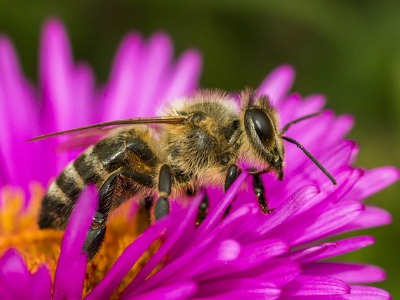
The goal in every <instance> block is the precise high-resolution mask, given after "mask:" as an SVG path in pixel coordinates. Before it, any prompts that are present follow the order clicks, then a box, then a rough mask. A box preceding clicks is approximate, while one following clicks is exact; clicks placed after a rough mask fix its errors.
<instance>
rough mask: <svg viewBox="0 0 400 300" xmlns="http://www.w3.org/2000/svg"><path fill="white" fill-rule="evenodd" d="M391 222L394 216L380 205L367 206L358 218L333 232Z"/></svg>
mask: <svg viewBox="0 0 400 300" xmlns="http://www.w3.org/2000/svg"><path fill="white" fill-rule="evenodd" d="M391 222H392V216H391V215H390V213H389V212H387V211H386V210H384V209H382V208H379V207H374V206H366V207H365V210H364V211H362V212H361V213H360V215H359V216H358V217H357V218H355V219H354V220H352V221H351V222H350V223H348V224H346V225H345V226H343V227H342V228H340V231H335V232H333V233H332V234H336V233H339V232H340V233H344V232H349V231H353V230H358V229H365V228H371V227H377V226H383V225H386V224H390V223H391Z"/></svg>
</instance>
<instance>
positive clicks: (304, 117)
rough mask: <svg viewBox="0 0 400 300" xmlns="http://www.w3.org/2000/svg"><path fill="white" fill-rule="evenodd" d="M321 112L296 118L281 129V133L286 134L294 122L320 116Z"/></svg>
mask: <svg viewBox="0 0 400 300" xmlns="http://www.w3.org/2000/svg"><path fill="white" fill-rule="evenodd" d="M320 113H321V112H317V113H313V114H309V115H305V116H303V117H301V118H298V119H296V120H293V121H291V122H289V123H287V124H286V125H285V126H284V127H283V129H282V131H281V134H285V133H286V131H288V130H289V128H290V127H291V126H292V125H293V124H296V123H299V122H301V121H304V120H307V119H309V118H312V117H315V116H318V115H319V114H320Z"/></svg>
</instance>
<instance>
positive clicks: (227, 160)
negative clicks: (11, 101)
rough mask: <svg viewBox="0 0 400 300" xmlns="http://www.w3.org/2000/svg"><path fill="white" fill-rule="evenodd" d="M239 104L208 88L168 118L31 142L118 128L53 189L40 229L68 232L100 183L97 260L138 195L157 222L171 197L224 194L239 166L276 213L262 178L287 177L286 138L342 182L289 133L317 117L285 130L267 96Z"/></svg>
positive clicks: (92, 237) (94, 239)
mask: <svg viewBox="0 0 400 300" xmlns="http://www.w3.org/2000/svg"><path fill="white" fill-rule="evenodd" d="M239 102H240V103H238V101H236V99H234V98H232V97H231V96H229V95H228V94H226V93H224V92H222V91H217V90H203V91H199V92H198V93H196V94H195V95H194V96H191V97H189V98H185V99H178V100H174V101H172V102H171V103H170V104H168V105H166V106H164V107H163V108H162V112H161V115H164V116H162V117H150V118H135V119H127V120H118V121H113V122H105V123H100V124H95V125H90V126H86V127H81V128H77V129H72V130H67V131H62V132H56V133H52V134H47V135H43V136H39V137H37V138H34V139H32V140H31V141H33V140H41V139H45V138H49V137H53V136H58V135H64V134H73V133H78V134H82V133H87V132H89V133H90V131H93V130H98V129H101V130H105V131H106V132H108V131H109V130H113V131H111V133H110V134H109V135H108V136H106V137H105V138H103V139H102V140H100V141H99V142H98V143H97V144H94V145H91V146H90V147H89V148H87V149H86V150H85V151H84V152H83V153H82V154H81V155H80V156H79V157H78V158H77V159H76V160H75V161H73V162H72V163H70V164H69V165H68V166H67V167H66V168H65V169H64V171H62V172H61V174H60V175H59V176H58V177H57V178H56V179H55V180H54V181H53V182H52V183H51V184H50V186H49V188H48V190H47V193H46V195H45V196H44V199H43V202H42V206H41V211H40V216H39V222H38V223H39V226H40V228H43V229H45V228H53V229H61V230H63V229H65V227H66V223H67V221H68V218H69V217H70V215H71V212H72V209H73V207H74V205H75V203H76V201H77V198H78V196H79V195H80V193H81V192H82V191H83V190H84V189H85V187H86V186H87V185H89V184H94V185H95V186H96V187H97V189H98V195H99V203H98V209H97V212H96V214H95V216H94V217H93V221H92V225H91V228H90V230H89V232H88V235H87V237H86V241H85V244H84V250H85V251H86V252H87V253H88V256H89V258H90V259H92V258H93V257H94V256H95V255H96V253H97V252H98V250H99V248H100V246H101V244H102V242H103V239H104V236H105V232H106V223H107V218H108V216H109V214H110V212H111V211H112V210H113V209H114V208H116V207H117V206H119V205H120V204H121V203H123V202H124V201H126V200H128V199H130V198H132V197H133V196H135V195H141V196H142V197H143V199H144V198H146V199H152V198H153V197H154V199H157V201H156V202H155V205H154V217H155V219H156V220H157V219H160V218H161V217H163V216H165V215H167V214H168V213H169V210H170V205H169V198H170V197H176V196H179V195H181V194H184V193H186V192H187V191H195V190H198V189H200V188H201V187H205V186H210V185H212V186H218V187H221V188H223V189H224V190H225V191H226V190H227V189H228V188H229V187H230V186H231V184H232V183H233V182H234V181H235V179H236V178H237V177H238V175H239V173H240V171H241V170H240V167H239V165H238V164H239V163H245V164H246V165H249V166H250V167H249V173H250V174H251V175H252V176H253V190H254V193H255V194H256V197H257V199H258V202H259V204H260V206H261V210H262V211H263V212H264V213H266V214H267V213H269V212H271V209H270V208H269V207H268V203H267V199H266V196H265V189H264V186H263V183H262V180H261V178H260V174H263V173H266V172H273V173H275V174H276V176H277V178H278V179H279V180H282V179H283V177H284V170H283V169H284V152H285V151H284V150H285V149H284V145H283V140H286V141H288V142H290V143H293V144H295V145H297V146H298V147H299V148H300V149H301V150H302V151H303V152H304V153H305V154H306V155H307V156H308V157H309V158H310V159H311V160H312V161H313V162H314V163H315V164H316V165H317V167H318V168H319V169H320V170H321V171H322V172H323V173H324V174H325V175H326V176H327V177H328V178H329V179H330V180H331V181H332V182H333V184H336V181H335V179H334V178H333V176H332V175H331V174H330V173H329V172H328V171H327V170H326V169H325V168H324V167H323V166H322V165H321V164H320V163H319V162H318V161H317V160H316V159H315V158H314V157H313V156H312V155H311V154H310V153H309V152H308V151H307V150H306V149H304V147H303V146H302V145H301V144H299V143H298V142H297V141H295V140H294V139H292V138H289V137H286V136H284V135H283V134H284V133H285V132H286V131H287V130H288V129H289V127H290V126H291V125H293V124H295V123H297V122H299V121H302V120H305V119H307V118H310V117H312V116H314V115H316V114H312V115H307V116H304V117H302V118H299V119H296V120H294V121H292V122H290V123H289V124H287V125H286V126H284V127H283V129H282V130H279V122H278V114H277V111H276V109H275V108H274V107H273V106H272V105H271V103H270V101H269V99H268V97H266V96H256V94H255V92H254V91H252V90H249V89H246V90H244V91H243V92H241V94H240V101H239ZM150 124H156V125H157V126H156V127H155V126H149V125H150ZM122 126H123V127H122ZM115 127H118V128H117V129H116V128H115ZM207 206H208V204H207V199H206V198H205V199H204V201H203V203H202V204H201V205H200V207H199V215H198V224H199V223H201V221H202V220H203V219H204V218H205V216H206V211H207Z"/></svg>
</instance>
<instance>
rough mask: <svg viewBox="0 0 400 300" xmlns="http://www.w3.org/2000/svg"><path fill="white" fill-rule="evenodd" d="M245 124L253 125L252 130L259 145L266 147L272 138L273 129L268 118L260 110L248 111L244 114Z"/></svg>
mask: <svg viewBox="0 0 400 300" xmlns="http://www.w3.org/2000/svg"><path fill="white" fill-rule="evenodd" d="M245 121H246V123H248V122H250V123H251V124H253V127H254V130H255V132H256V134H257V136H258V138H259V139H260V141H261V143H262V144H263V145H264V146H266V145H267V144H268V141H270V140H271V139H272V137H273V132H274V131H273V127H272V124H271V121H270V120H269V118H268V116H267V115H266V114H265V113H264V112H263V111H262V110H261V109H257V108H254V109H250V110H247V111H246V113H245Z"/></svg>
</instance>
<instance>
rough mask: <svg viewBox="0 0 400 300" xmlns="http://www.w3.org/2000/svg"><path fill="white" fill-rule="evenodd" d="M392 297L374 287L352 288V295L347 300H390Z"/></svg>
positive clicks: (347, 296) (346, 297)
mask: <svg viewBox="0 0 400 300" xmlns="http://www.w3.org/2000/svg"><path fill="white" fill-rule="evenodd" d="M391 298H392V297H391V296H390V294H389V293H388V292H386V291H384V290H381V289H379V288H376V287H372V286H357V285H355V286H354V285H353V286H351V291H350V295H346V296H345V299H349V300H388V299H391Z"/></svg>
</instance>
